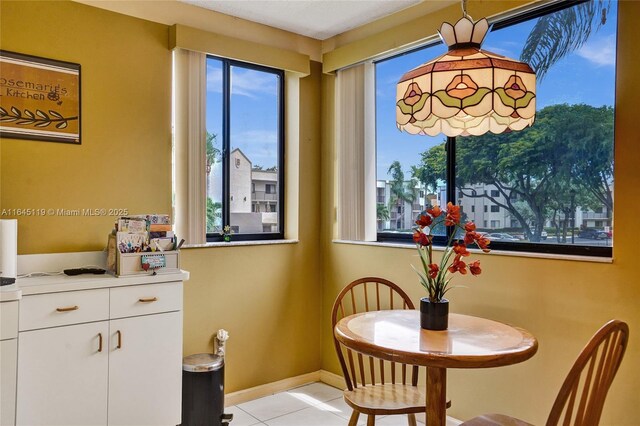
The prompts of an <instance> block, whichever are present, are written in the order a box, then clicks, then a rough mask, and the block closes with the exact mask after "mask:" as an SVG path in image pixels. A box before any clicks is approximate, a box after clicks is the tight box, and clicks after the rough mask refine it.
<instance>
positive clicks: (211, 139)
mask: <svg viewBox="0 0 640 426" xmlns="http://www.w3.org/2000/svg"><path fill="white" fill-rule="evenodd" d="M217 138H218V135H216V134H215V133H209V132H207V154H206V158H207V176H209V173H211V168H212V167H213V166H214V164H216V163H217V162H218V161H220V149H218V148H216V147H215V143H216V139H217Z"/></svg>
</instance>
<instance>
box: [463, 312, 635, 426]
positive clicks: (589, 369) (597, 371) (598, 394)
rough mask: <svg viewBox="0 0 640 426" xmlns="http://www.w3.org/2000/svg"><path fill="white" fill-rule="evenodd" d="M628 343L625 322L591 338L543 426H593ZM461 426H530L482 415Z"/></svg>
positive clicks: (612, 323)
mask: <svg viewBox="0 0 640 426" xmlns="http://www.w3.org/2000/svg"><path fill="white" fill-rule="evenodd" d="M628 340H629V327H628V326H627V324H626V323H624V322H622V321H618V320H611V321H609V322H608V323H606V324H605V325H603V326H602V327H601V328H600V330H598V331H597V332H596V334H594V335H593V337H592V338H591V340H590V341H589V343H587V346H585V347H584V349H583V350H582V352H581V353H580V355H579V356H578V359H577V360H576V362H575V363H574V364H573V367H572V368H571V370H570V371H569V374H568V375H567V378H566V379H565V380H564V383H563V384H562V387H561V388H560V392H559V393H558V396H557V397H556V401H555V403H554V404H553V407H552V408H551V413H550V414H549V417H548V419H547V423H546V424H547V426H555V425H560V424H561V425H563V426H568V425H574V426H596V425H598V423H599V422H600V416H601V415H602V407H603V406H604V400H605V397H606V396H607V392H608V391H609V387H610V386H611V383H612V382H613V378H614V377H615V375H616V373H617V372H618V368H619V367H620V363H621V362H622V357H623V356H624V352H625V350H626V348H627V341H628ZM462 424H463V425H464V426H498V425H502V426H505V425H510V426H530V424H529V423H527V422H524V421H522V420H519V419H516V418H513V417H509V416H506V415H503V414H485V415H483V416H479V417H475V418H473V419H471V420H469V421H467V422H464V423H462Z"/></svg>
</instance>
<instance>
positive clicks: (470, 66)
mask: <svg viewBox="0 0 640 426" xmlns="http://www.w3.org/2000/svg"><path fill="white" fill-rule="evenodd" d="M463 12H464V16H463V17H462V18H461V19H460V20H459V21H458V22H457V23H456V24H455V25H451V24H450V23H448V22H444V23H443V24H442V26H441V27H440V31H439V32H438V34H439V35H440V38H441V39H442V41H443V42H444V43H446V44H447V46H449V50H448V52H447V53H445V54H444V55H441V56H439V57H438V58H436V59H434V60H432V61H429V62H427V63H425V64H423V65H420V66H419V67H417V68H414V69H412V70H411V71H409V72H407V73H406V74H404V75H403V76H402V78H401V79H400V81H399V82H398V85H397V96H396V100H397V102H396V124H397V126H398V129H400V130H404V131H406V132H408V133H410V134H417V135H429V136H436V135H438V134H440V133H444V134H445V135H446V136H449V137H453V136H468V135H474V136H479V135H482V134H485V133H487V132H492V133H502V132H505V131H514V130H522V129H524V128H525V127H527V126H531V125H532V124H533V122H534V119H535V112H536V75H535V73H534V72H533V70H532V69H531V67H530V66H529V65H528V64H526V63H524V62H520V61H517V60H515V59H510V58H507V57H505V56H502V55H498V54H495V53H491V52H488V51H486V50H483V49H481V45H482V41H483V40H484V38H485V36H486V34H487V32H488V31H489V23H488V22H487V20H486V19H484V18H483V19H481V20H479V21H477V22H475V23H474V22H473V20H472V19H471V18H470V17H469V16H468V15H467V13H466V10H465V4H464V1H463Z"/></svg>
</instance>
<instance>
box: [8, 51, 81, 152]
mask: <svg viewBox="0 0 640 426" xmlns="http://www.w3.org/2000/svg"><path fill="white" fill-rule="evenodd" d="M0 136H3V137H8V138H18V139H34V140H41V141H49V142H66V143H74V144H80V65H79V64H73V63H70V62H61V61H55V60H52V59H45V58H39V57H36V56H29V55H23V54H20V53H14V52H8V51H6V50H0Z"/></svg>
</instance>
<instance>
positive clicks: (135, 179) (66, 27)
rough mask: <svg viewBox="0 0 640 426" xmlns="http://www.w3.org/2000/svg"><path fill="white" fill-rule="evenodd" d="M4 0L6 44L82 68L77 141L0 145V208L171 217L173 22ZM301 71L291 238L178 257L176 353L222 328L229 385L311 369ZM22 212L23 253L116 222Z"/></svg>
mask: <svg viewBox="0 0 640 426" xmlns="http://www.w3.org/2000/svg"><path fill="white" fill-rule="evenodd" d="M0 7H1V10H0V12H1V21H0V31H1V32H0V39H1V40H2V44H1V47H2V49H6V50H12V51H17V52H21V53H27V54H33V55H38V56H43V57H47V58H53V59H59V60H65V61H70V62H76V63H80V64H81V66H82V117H83V121H82V145H80V146H74V145H68V144H59V143H48V142H38V141H24V140H11V139H2V140H1V142H0V143H1V145H2V146H1V150H0V152H1V156H0V158H1V161H2V163H1V175H0V178H1V180H0V191H1V197H2V198H1V207H2V208H4V209H14V208H23V209H24V208H51V207H53V208H65V209H76V208H102V207H104V208H116V207H118V208H127V209H128V210H129V212H130V213H140V212H170V211H171V117H170V113H171V52H170V50H169V48H168V42H169V27H168V26H166V25H162V24H156V23H151V22H149V21H144V20H141V19H137V18H132V17H128V16H125V15H120V14H117V13H113V12H109V11H105V10H102V9H98V8H94V7H90V6H86V5H82V4H78V3H72V2H6V1H3V2H2V3H1V6H0ZM256 28H257V29H259V30H260V31H259V32H260V33H261V34H265V33H266V34H268V33H269V31H271V30H270V29H269V28H268V27H264V26H258V25H257V24H256ZM280 33H281V32H277V35H278V37H281V36H282V35H281V34H280ZM263 42H267V41H266V40H263ZM311 65H312V66H311V71H312V74H311V75H310V76H309V77H306V78H303V79H301V81H300V98H301V102H303V103H304V104H305V105H306V106H305V108H303V109H302V111H301V112H300V135H299V139H300V147H299V149H298V150H297V152H298V153H299V154H298V155H299V159H298V166H299V169H300V172H299V176H300V182H299V184H300V187H301V188H304V190H303V191H301V192H300V194H299V195H298V197H297V198H298V201H299V205H300V206H301V207H300V210H299V220H298V223H299V227H298V231H297V236H298V238H299V240H300V242H299V243H297V244H287V245H278V246H253V247H222V248H208V249H187V250H183V251H182V258H181V260H182V267H183V268H184V269H185V270H188V271H190V272H191V279H190V280H189V281H188V282H187V283H186V284H185V290H184V298H185V299H184V300H185V304H184V353H185V354H191V353H196V352H205V351H211V349H212V348H211V344H212V341H211V339H212V336H213V335H214V334H215V332H216V330H217V329H219V328H226V329H227V330H228V331H229V332H230V335H231V340H230V341H229V345H228V354H229V356H228V359H227V382H226V384H227V391H230V392H233V391H235V390H239V389H244V388H248V387H252V386H257V385H260V384H264V383H268V382H272V381H276V380H280V379H284V378H287V377H292V376H296V375H300V374H304V373H309V372H312V371H317V370H318V369H319V368H320V363H321V356H322V350H321V345H320V318H321V312H320V307H321V306H320V302H319V301H320V298H321V287H320V283H321V267H320V262H321V256H320V254H321V253H320V251H319V250H318V248H317V241H318V229H319V227H320V222H319V211H320V208H319V206H320V164H319V162H318V158H319V156H320V128H319V125H320V122H319V116H320V75H321V65H320V64H319V63H317V62H316V63H312V64H311ZM289 155H294V154H293V151H292V152H291V153H289ZM291 187H292V188H293V187H295V186H294V185H291ZM294 210H295V209H294ZM288 211H290V209H288ZM5 217H10V216H5ZM18 219H19V252H20V253H21V254H27V253H47V252H68V251H83V250H101V249H102V248H103V247H104V245H105V243H106V236H107V234H108V233H109V232H110V230H111V228H112V226H113V219H114V217H100V218H70V217H30V218H27V217H18Z"/></svg>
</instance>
